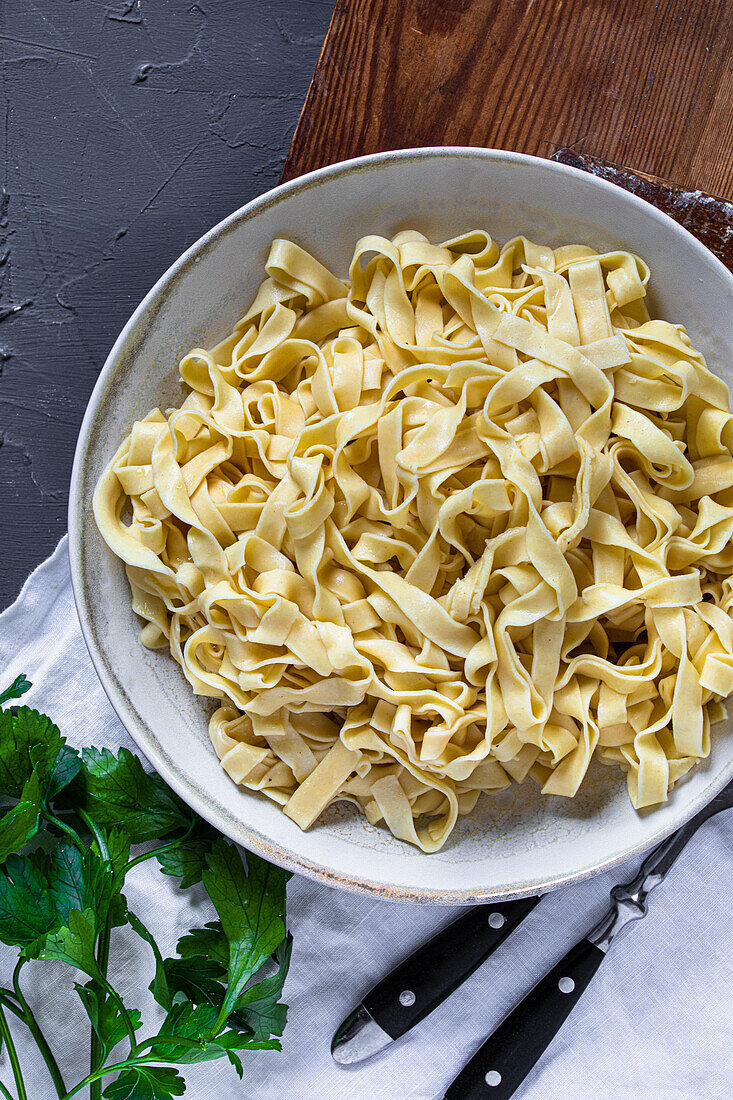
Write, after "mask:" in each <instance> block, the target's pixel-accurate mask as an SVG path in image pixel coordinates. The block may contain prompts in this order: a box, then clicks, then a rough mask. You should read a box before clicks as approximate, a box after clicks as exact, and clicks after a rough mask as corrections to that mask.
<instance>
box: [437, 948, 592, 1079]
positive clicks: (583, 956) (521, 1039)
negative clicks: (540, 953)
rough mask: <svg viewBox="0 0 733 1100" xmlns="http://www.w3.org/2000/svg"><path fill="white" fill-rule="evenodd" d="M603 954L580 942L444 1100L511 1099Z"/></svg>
mask: <svg viewBox="0 0 733 1100" xmlns="http://www.w3.org/2000/svg"><path fill="white" fill-rule="evenodd" d="M604 958H605V953H604V952H603V951H601V949H600V948H599V947H596V945H595V944H594V943H591V942H590V940H587V939H583V940H581V941H580V943H577V944H576V945H575V947H572V948H571V949H570V951H568V953H567V955H566V956H565V957H564V958H563V959H561V960H560V962H559V963H558V964H557V966H554V967H553V968H552V970H551V971H550V972H549V974H546V975H545V977H544V978H542V980H541V981H540V982H538V983H537V985H536V986H535V987H534V989H532V990H530V992H529V993H528V994H527V996H526V997H525V998H524V1000H523V1001H520V1003H519V1004H518V1005H517V1007H516V1008H515V1009H514V1010H513V1012H511V1013H510V1014H509V1015H508V1016H507V1017H506V1019H505V1020H504V1021H503V1022H502V1023H501V1024H499V1026H498V1028H497V1029H496V1031H495V1032H494V1033H493V1034H492V1035H490V1036H489V1038H488V1039H487V1040H486V1042H485V1043H484V1044H483V1046H481V1047H479V1049H478V1050H477V1051H476V1053H475V1054H474V1056H473V1058H471V1060H470V1062H468V1063H467V1064H466V1065H465V1066H464V1068H463V1069H462V1070H461V1072H460V1073H459V1075H458V1076H457V1077H456V1079H455V1080H454V1081H453V1083H452V1084H451V1085H449V1087H448V1091H447V1092H446V1093H445V1096H444V1100H509V1097H510V1096H513V1095H514V1091H515V1089H517V1088H518V1087H519V1086H520V1085H521V1083H522V1081H523V1080H524V1078H525V1077H526V1076H527V1074H528V1073H529V1072H530V1070H531V1069H532V1067H533V1066H534V1065H535V1064H536V1063H537V1062H538V1061H539V1059H540V1058H541V1057H542V1055H543V1053H544V1052H545V1050H547V1048H548V1046H549V1045H550V1043H551V1042H552V1040H553V1039H554V1037H555V1036H556V1035H557V1033H558V1031H559V1030H560V1028H561V1027H562V1025H563V1024H564V1022H565V1020H566V1019H567V1018H568V1016H569V1015H570V1013H571V1012H572V1011H573V1009H574V1008H575V1006H576V1004H577V1003H578V1001H579V1000H580V998H581V997H582V995H583V993H584V991H585V989H586V988H587V986H588V983H589V982H590V980H591V978H592V977H593V975H594V974H595V973H596V971H597V970H598V967H599V966H600V965H601V963H602V962H603V960H604Z"/></svg>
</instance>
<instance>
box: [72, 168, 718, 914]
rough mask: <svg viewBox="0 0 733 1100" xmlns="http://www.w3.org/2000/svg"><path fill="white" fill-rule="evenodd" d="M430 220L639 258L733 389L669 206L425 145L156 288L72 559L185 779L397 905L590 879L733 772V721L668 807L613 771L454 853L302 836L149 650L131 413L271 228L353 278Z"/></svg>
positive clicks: (358, 837)
mask: <svg viewBox="0 0 733 1100" xmlns="http://www.w3.org/2000/svg"><path fill="white" fill-rule="evenodd" d="M407 227H409V228H415V229H419V230H421V231H422V232H423V233H425V234H427V236H428V237H429V238H430V239H431V240H434V241H439V240H443V239H447V238H450V237H453V236H456V235H457V234H459V233H460V232H462V231H463V230H466V229H470V228H474V227H485V228H486V229H488V230H489V231H490V232H491V233H492V235H493V236H494V237H495V238H497V239H498V240H499V241H500V242H503V241H505V240H507V239H508V238H510V237H513V236H515V235H517V234H519V233H523V234H525V235H526V236H528V237H530V238H532V239H534V240H537V241H541V242H547V243H549V244H552V245H559V244H561V243H564V242H565V243H567V242H570V241H583V242H586V243H588V244H590V245H592V246H594V247H595V248H598V249H610V248H616V247H625V248H629V249H632V250H633V251H635V252H638V253H640V254H641V255H642V256H643V257H644V258H645V259H646V260H647V261H648V263H649V264H650V265H651V269H652V281H651V297H652V303H653V308H654V309H655V310H656V311H657V316H661V317H665V318H668V319H670V320H674V321H681V322H683V323H684V324H685V325H686V326H687V328H688V331H689V333H690V336H691V337H692V340H693V342H694V344H695V346H696V347H698V348H700V349H701V350H702V351H703V352H704V354H705V355H706V356H707V358H708V362H709V364H710V366H711V368H712V369H713V370H714V371H716V372H717V373H718V374H721V375H722V376H723V377H724V378H725V379H726V380H727V381H728V382H731V381H733V366H732V364H731V348H733V309H731V304H732V303H733V277H732V276H731V275H730V273H729V272H728V271H727V270H726V269H725V268H724V267H723V265H722V264H721V263H719V262H718V260H716V259H715V258H714V257H713V256H712V254H711V253H710V252H709V251H708V250H707V249H706V248H704V247H703V245H701V244H699V243H698V242H697V241H696V240H695V239H694V238H693V237H692V236H690V235H689V234H688V233H687V232H685V230H683V229H681V228H680V227H679V226H678V225H677V224H676V223H675V222H673V221H671V220H670V219H669V218H667V217H666V216H665V215H664V214H661V213H659V211H657V210H656V209H654V208H653V207H652V206H649V205H648V204H647V203H645V202H642V201H641V200H639V199H637V198H634V197H633V196H631V195H629V194H627V193H626V192H625V191H622V190H621V189H620V188H617V187H615V186H614V185H612V184H609V183H605V182H603V181H601V180H598V179H595V178H594V177H592V176H589V175H586V174H585V173H583V172H579V171H576V170H575V169H572V168H566V167H564V166H562V165H559V164H555V163H553V162H551V161H546V160H539V159H536V158H534V157H526V156H520V155H518V154H516V153H510V152H498V151H494V150H481V149H461V148H436V149H414V150H404V151H400V152H394V153H384V154H379V155H376V156H370V157H363V158H360V159H358V160H352V161H347V162H346V163H343V164H335V165H332V166H331V167H329V168H324V169H321V170H320V171H317V172H313V173H311V174H309V175H307V176H304V177H302V178H301V179H298V180H295V181H294V182H292V183H287V184H284V185H283V186H281V187H276V188H275V189H274V190H272V191H270V192H268V193H267V194H266V195H263V196H262V197H261V198H259V199H255V200H254V201H253V202H250V203H248V204H247V205H246V206H244V207H242V209H241V210H238V211H236V213H234V214H232V215H231V216H230V217H229V218H227V219H226V220H225V221H223V222H221V223H220V224H219V225H217V226H215V227H214V228H213V229H212V230H211V231H210V232H209V233H207V234H206V236H204V237H202V238H201V240H200V241H198V242H197V243H196V244H194V245H193V246H192V247H191V248H189V250H188V251H187V252H186V253H185V254H184V255H183V256H182V257H181V258H180V259H179V260H178V261H177V262H176V263H175V264H173V266H172V267H171V268H170V269H169V271H167V272H166V274H165V275H164V276H163V277H162V278H161V279H160V280H159V281H158V282H157V283H156V285H155V286H154V287H153V289H152V290H151V291H150V293H149V294H148V296H147V297H146V298H145V300H144V301H143V302H142V303H141V304H140V306H138V308H137V309H136V310H135V313H134V314H133V315H132V317H131V318H130V320H129V321H128V323H127V325H125V328H124V329H123V331H122V333H121V334H120V336H119V338H118V340H117V342H116V343H115V345H114V347H113V349H112V351H111V352H110V355H109V358H108V359H107V362H106V364H105V366H104V369H103V370H102V373H101V375H100V377H99V380H98V382H97V385H96V387H95V389H94V393H93V394H92V397H91V400H90V402H89V407H88V409H87V413H86V416H85V418H84V422H83V424H82V428H81V433H80V436H79V443H78V446H77V450H76V459H75V462H74V471H73V475H72V483H71V501H70V509H69V530H70V537H71V567H72V577H73V583H74V592H75V595H76V601H77V607H78V610H79V616H80V619H81V623H82V628H83V631H84V636H85V638H86V641H87V645H88V646H89V651H90V653H91V655H92V659H93V661H94V664H95V666H96V669H97V672H98V673H99V676H100V679H101V681H102V684H103V685H104V688H105V690H106V692H107V694H108V695H109V698H110V700H111V702H112V705H113V706H114V708H115V710H116V711H117V713H118V715H119V716H120V718H121V719H122V721H123V722H124V724H125V726H126V727H127V729H128V730H129V732H130V733H131V735H132V736H133V738H134V739H135V741H136V742H137V744H138V745H139V746H140V748H141V749H142V751H143V752H144V753H145V755H146V756H147V757H148V759H149V760H150V762H151V763H152V764H153V765H154V767H155V768H157V770H158V771H159V772H160V773H161V775H162V776H163V777H164V778H165V779H166V780H167V781H168V783H169V784H170V785H171V786H172V787H173V788H174V789H175V790H176V791H177V792H178V793H179V794H180V795H181V797H182V798H184V799H185V800H186V802H188V803H189V804H190V805H191V806H193V807H194V808H195V809H196V810H197V811H198V812H199V813H200V814H202V815H203V816H204V817H205V818H208V820H209V821H211V822H212V824H214V825H215V826H216V827H217V828H219V829H220V830H221V831H222V832H224V833H226V834H227V835H228V836H229V837H231V838H232V839H233V840H235V841H238V842H239V843H241V844H243V845H245V846H246V847H248V848H251V849H253V850H254V851H256V852H258V853H260V854H261V855H263V856H265V857H266V858H268V859H270V860H272V861H273V862H275V863H279V864H281V865H283V866H286V867H289V868H291V869H292V870H295V871H300V872H303V873H304V874H307V875H311V876H313V877H314V878H318V879H320V880H321V881H323V882H327V883H331V884H333V885H337V886H344V887H347V888H349V889H353V890H358V891H363V892H372V893H376V894H379V895H381V896H384V897H390V898H402V899H413V900H416V901H435V902H462V901H464V902H472V901H479V900H486V899H489V898H498V897H518V896H521V895H524V894H530V893H536V892H539V891H543V890H547V889H550V888H552V887H554V886H557V885H559V884H561V883H566V882H570V881H573V880H576V879H580V878H583V877H585V876H587V875H591V874H593V873H595V872H597V871H600V870H601V869H603V868H605V867H608V866H609V865H610V864H612V863H614V862H616V861H619V860H622V859H624V858H625V857H628V856H631V855H632V854H634V853H637V852H640V851H641V850H643V849H644V848H647V847H649V846H650V845H651V844H652V843H654V842H656V841H659V840H660V839H662V838H663V837H664V836H665V835H666V834H668V833H669V832H671V831H672V830H673V829H676V828H678V827H679V826H680V825H682V824H683V823H684V822H685V821H686V820H687V819H688V818H689V817H691V816H692V814H693V813H695V812H696V811H697V810H698V809H699V808H701V807H702V806H703V805H704V803H706V802H707V801H708V800H709V799H710V798H712V797H713V795H714V794H715V793H716V792H717V791H718V790H719V789H720V788H721V787H722V786H723V785H724V783H726V782H727V781H728V780H729V779H730V778H731V776H732V775H733V724H732V723H726V724H723V725H720V726H717V727H716V728H715V731H714V737H713V751H712V754H711V757H710V759H709V760H708V761H706V762H705V763H704V764H703V765H702V766H701V767H699V768H698V769H697V770H695V771H694V772H693V773H692V774H691V775H690V777H689V778H687V779H686V780H685V781H684V782H682V783H680V785H679V787H678V788H677V790H675V792H674V793H673V796H672V798H671V800H670V801H669V802H668V803H667V804H666V805H665V806H663V807H662V808H660V809H658V810H656V811H655V812H652V813H643V814H639V813H636V812H635V811H634V810H633V808H632V806H631V803H630V802H629V800H628V797H627V795H626V791H625V782H624V780H623V778H622V777H621V776H620V774H619V773H618V772H616V771H614V770H611V769H608V768H604V767H601V766H596V767H594V768H592V769H591V772H590V774H589V775H588V777H587V778H586V780H585V782H584V784H583V787H582V789H581V793H580V794H579V795H578V797H577V798H575V799H572V800H566V799H561V798H553V797H543V796H541V795H540V794H539V791H538V788H537V787H536V786H535V784H534V783H533V782H531V781H529V782H527V783H525V784H524V785H522V786H521V787H516V786H514V787H512V788H511V789H510V790H509V791H506V792H503V793H501V794H500V795H498V796H489V797H486V798H483V799H481V800H480V803H479V806H478V807H477V809H476V811H475V812H474V813H473V814H470V815H469V816H467V817H465V818H463V819H460V820H459V824H458V826H457V828H456V829H455V831H454V833H453V835H452V836H451V838H450V841H449V843H448V844H447V845H446V847H445V848H444V849H443V850H442V851H441V852H439V853H437V854H435V855H430V856H426V855H424V854H423V853H422V852H419V851H416V850H415V849H414V848H412V847H410V846H409V845H407V844H405V843H402V842H401V841H399V840H395V839H394V838H393V837H391V836H390V835H389V834H388V833H387V832H386V831H385V830H382V829H376V828H372V827H371V826H370V825H369V824H368V823H367V822H366V821H365V820H364V819H363V818H362V817H361V816H358V815H357V814H356V812H355V811H354V812H352V810H351V808H350V807H346V808H334V809H332V810H331V811H330V812H329V813H328V815H327V817H326V820H324V821H322V822H320V823H319V824H317V825H316V826H314V828H313V829H311V830H310V832H307V833H302V832H301V831H300V830H299V829H298V827H297V826H296V825H294V824H293V822H292V821H290V820H289V818H287V817H285V815H284V814H283V813H282V812H281V811H280V810H279V809H278V808H277V807H276V806H274V805H273V804H272V803H271V802H269V801H267V800H266V799H264V798H260V797H258V796H256V795H253V794H251V793H248V792H246V791H242V790H239V789H238V788H237V787H235V786H234V784H233V783H232V782H231V781H230V780H229V779H228V777H227V776H226V775H225V774H224V772H223V771H222V769H221V766H220V764H219V761H218V760H217V758H216V756H215V754H214V751H213V749H212V748H211V745H210V744H209V739H208V735H207V715H208V713H209V711H210V705H211V704H210V701H206V700H200V699H196V698H194V697H193V695H192V693H191V689H190V687H189V686H188V684H187V683H186V681H185V680H184V678H183V676H182V674H181V672H180V671H179V669H178V666H177V665H176V664H175V663H174V662H173V660H172V659H171V658H170V657H168V656H166V655H165V654H164V653H160V654H152V653H150V652H148V651H146V650H144V649H143V648H142V647H141V645H140V643H139V641H138V629H139V627H138V623H137V621H136V620H135V616H134V615H133V613H132V611H131V609H130V597H129V592H128V587H127V582H126V579H125V576H124V572H123V568H122V566H121V564H120V562H119V561H118V560H117V559H115V558H114V557H113V556H112V554H111V553H110V552H109V551H108V549H107V547H106V546H105V545H104V544H103V542H102V539H101V538H100V536H99V534H98V532H97V530H96V527H95V525H94V520H93V517H92V509H91V499H92V492H93V488H94V485H95V483H96V481H97V478H98V477H99V474H100V472H101V471H102V468H103V467H104V465H105V464H106V463H107V461H108V460H109V458H110V456H111V454H112V453H113V451H114V450H115V449H116V447H117V445H118V443H119V441H120V440H121V439H122V437H123V436H124V435H125V434H126V433H127V432H128V431H129V428H130V425H131V423H132V421H133V420H135V419H137V418H139V417H141V416H143V415H145V414H146V413H147V412H148V411H149V409H150V408H151V407H153V406H155V405H162V406H163V407H165V406H166V405H167V404H169V403H174V402H175V403H178V402H179V400H180V397H181V394H182V388H181V385H180V383H179V381H178V371H177V367H178V361H179V359H180V358H181V356H182V355H183V354H184V353H185V352H186V351H188V350H189V349H190V348H191V347H193V346H195V345H202V344H203V345H211V344H214V343H216V342H217V341H218V340H220V339H221V338H222V337H224V336H225V335H226V334H227V333H228V332H229V331H230V330H231V328H232V325H233V323H234V322H235V321H236V320H237V318H238V317H239V316H240V315H241V313H242V312H243V308H244V307H245V306H246V305H248V304H249V302H250V301H251V299H252V297H253V295H254V293H255V290H256V288H257V286H258V284H259V282H260V280H261V279H262V278H263V265H264V263H265V258H266V256H267V252H268V248H269V245H270V242H271V240H272V238H273V237H276V236H281V237H290V238H292V239H293V240H294V241H296V242H298V243H299V244H301V245H303V246H304V247H305V248H307V249H309V250H311V251H312V252H313V253H314V254H315V255H316V256H317V257H318V258H319V259H320V260H322V261H323V262H324V263H326V264H327V265H328V266H329V267H331V268H333V269H334V270H335V271H336V272H337V273H339V274H345V272H346V270H347V265H348V260H349V258H350V256H351V254H352V250H353V247H354V243H355V241H356V240H357V239H358V238H359V237H360V236H362V235H363V234H365V233H382V234H385V235H387V236H391V235H392V234H394V233H395V232H396V231H397V230H399V229H403V228H407Z"/></svg>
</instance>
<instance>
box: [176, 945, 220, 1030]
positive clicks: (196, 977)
mask: <svg viewBox="0 0 733 1100" xmlns="http://www.w3.org/2000/svg"><path fill="white" fill-rule="evenodd" d="M163 966H164V969H165V976H166V980H167V984H168V989H169V990H170V992H171V993H172V994H174V995H175V994H176V993H183V994H184V996H185V997H187V998H188V1000H189V1001H192V1002H193V1004H195V1005H198V1004H204V1003H206V1004H211V1005H216V1009H217V1012H218V1010H219V1008H220V1007H221V1004H222V1001H223V1000H224V987H223V986H222V984H221V983H222V981H223V980H224V979H225V978H226V974H227V972H226V967H225V966H222V965H221V963H218V962H216V961H215V960H214V959H207V958H205V957H204V956H202V955H193V956H191V957H190V958H188V959H165V960H164V962H163ZM214 1019H216V1016H215V1017H214Z"/></svg>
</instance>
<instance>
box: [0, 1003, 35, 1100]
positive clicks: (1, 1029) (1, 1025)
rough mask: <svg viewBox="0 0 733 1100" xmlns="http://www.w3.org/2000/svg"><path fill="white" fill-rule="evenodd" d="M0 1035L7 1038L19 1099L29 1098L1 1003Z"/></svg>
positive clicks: (6, 1043)
mask: <svg viewBox="0 0 733 1100" xmlns="http://www.w3.org/2000/svg"><path fill="white" fill-rule="evenodd" d="M0 1035H2V1037H3V1039H4V1040H5V1046H6V1047H7V1050H8V1058H9V1059H10V1065H11V1068H12V1070H13V1079H14V1080H15V1087H16V1089H17V1090H18V1100H28V1093H27V1092H26V1091H25V1085H24V1084H23V1074H22V1072H21V1069H20V1062H19V1061H18V1054H17V1051H16V1049H15V1043H14V1042H13V1036H12V1035H11V1034H10V1028H9V1027H8V1021H7V1017H6V1016H5V1013H4V1012H3V1008H2V1005H0Z"/></svg>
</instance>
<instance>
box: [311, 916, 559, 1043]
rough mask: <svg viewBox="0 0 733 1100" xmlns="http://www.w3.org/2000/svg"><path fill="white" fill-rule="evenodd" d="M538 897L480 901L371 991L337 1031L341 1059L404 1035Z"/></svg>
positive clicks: (478, 960)
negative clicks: (481, 903)
mask: <svg viewBox="0 0 733 1100" xmlns="http://www.w3.org/2000/svg"><path fill="white" fill-rule="evenodd" d="M538 901H539V898H537V897H530V898H523V899H521V900H520V901H505V902H501V901H498V902H496V904H493V905H478V906H475V907H474V908H473V909H470V910H469V911H468V912H467V913H466V914H464V916H462V917H459V918H458V920H456V921H453V923H452V924H449V925H448V927H447V928H444V929H443V930H442V931H441V932H438V934H437V935H436V936H434V937H433V938H432V939H431V940H430V941H429V942H428V943H426V944H423V945H422V947H420V948H418V950H417V951H415V952H414V953H413V954H412V955H410V957H409V958H407V959H405V961H404V962H402V963H400V964H399V965H398V966H397V967H396V968H395V969H394V970H393V971H392V972H391V973H390V974H388V975H387V977H386V978H384V979H383V980H382V981H381V982H380V983H379V984H378V985H376V986H374V988H373V989H372V990H371V991H370V992H369V993H368V994H367V995H366V997H365V998H364V1000H363V1001H362V1003H361V1004H360V1005H358V1006H357V1008H356V1009H354V1011H353V1012H352V1013H351V1015H350V1016H348V1017H347V1019H346V1020H344V1022H343V1023H342V1025H341V1027H340V1028H339V1029H338V1031H337V1032H336V1034H335V1035H334V1038H333V1042H332V1044H331V1053H332V1055H333V1057H334V1058H335V1059H336V1061H337V1062H342V1063H351V1062H360V1061H362V1059H364V1058H368V1057H369V1056H370V1055H372V1054H374V1053H376V1052H377V1051H378V1050H380V1049H381V1048H382V1047H384V1046H387V1045H388V1044H389V1043H390V1042H391V1041H392V1040H394V1039H399V1038H400V1037H401V1036H402V1035H404V1034H405V1032H407V1031H409V1030H410V1028H412V1027H414V1026H415V1024H418V1023H419V1022H420V1021H421V1020H423V1019H424V1018H425V1017H426V1016H427V1015H428V1014H429V1013H431V1012H432V1011H433V1010H434V1009H435V1008H437V1007H438V1005H439V1004H441V1003H442V1001H444V1000H445V999H446V997H448V996H450V994H451V993H452V992H453V990H454V989H456V988H457V987H458V986H459V985H460V984H461V982H463V981H465V980H466V978H468V977H469V976H470V975H471V974H473V972H474V970H476V968H477V967H478V966H480V965H481V963H482V962H484V960H485V959H487V958H488V956H489V955H491V953H492V952H493V951H495V950H496V948H497V947H498V946H499V944H501V943H502V942H503V941H504V940H505V939H506V938H507V936H508V935H509V933H510V932H511V931H512V930H513V929H514V928H516V927H517V925H518V924H519V923H520V922H521V921H522V920H524V918H525V917H526V916H527V914H528V913H530V912H531V910H532V909H534V907H535V905H536V904H537V902H538Z"/></svg>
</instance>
